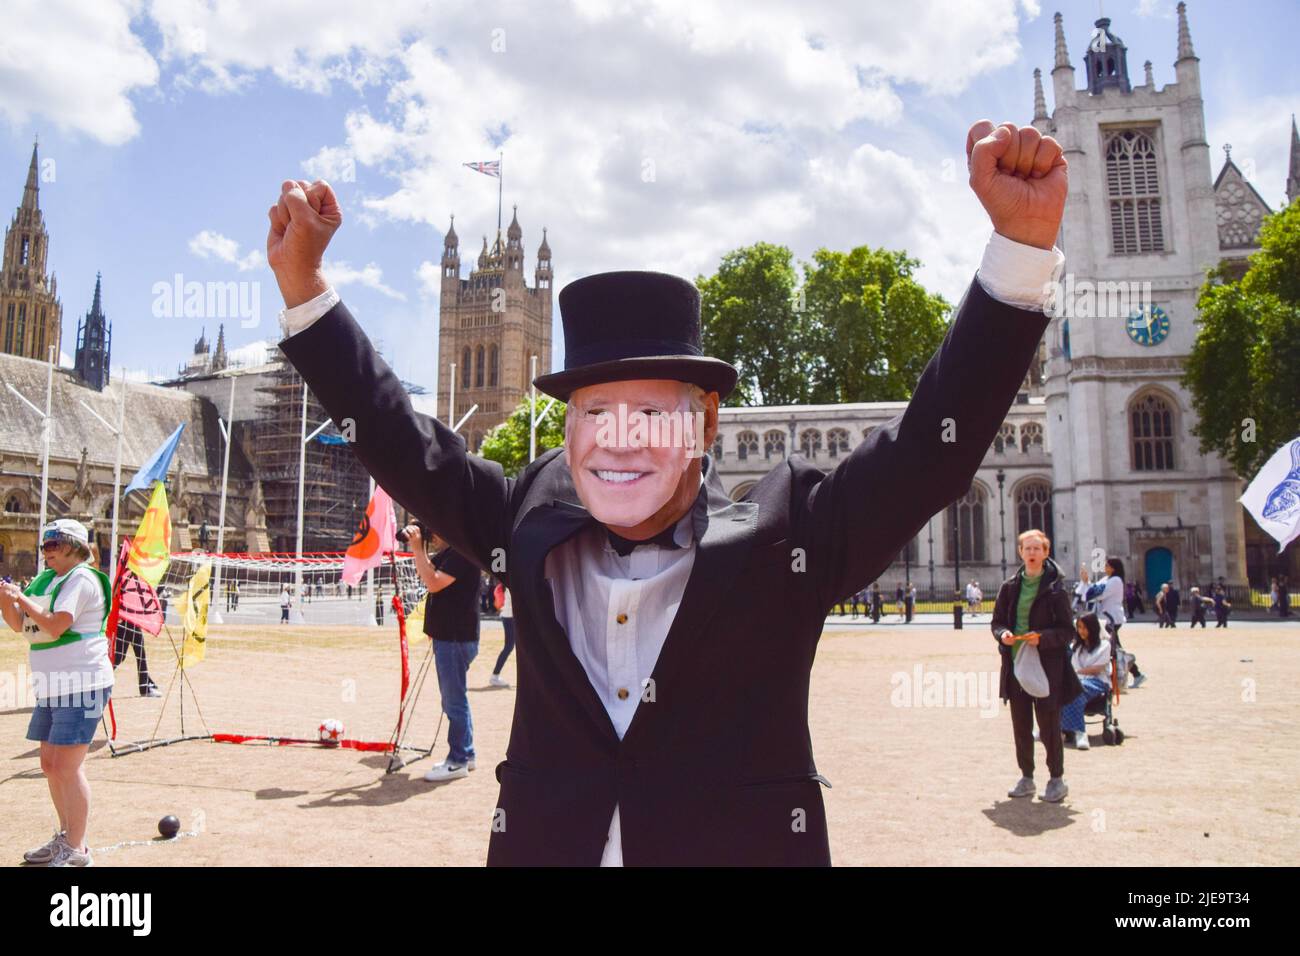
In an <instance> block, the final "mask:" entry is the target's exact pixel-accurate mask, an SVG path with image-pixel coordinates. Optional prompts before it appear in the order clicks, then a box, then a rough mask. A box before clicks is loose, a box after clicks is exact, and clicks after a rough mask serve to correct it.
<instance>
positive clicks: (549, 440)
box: [479, 395, 565, 477]
mask: <svg viewBox="0 0 1300 956" xmlns="http://www.w3.org/2000/svg"><path fill="white" fill-rule="evenodd" d="M551 401H552V399H551V398H550V397H548V396H546V395H538V396H537V411H538V413H539V414H540V413H541V412H542V410H543V409H545V408H546V407H547V404H548V403H550V402H551ZM531 404H532V403H531V399H530V398H525V399H524V400H523V401H522V402H520V403H519V404H518V405H517V406H515V410H514V411H513V412H511V413H510V417H509V418H507V419H506V420H505V421H504V422H502V423H501V424H500V425H498V426H497V427H496V428H494V429H492V430H491V431H490V432H488V433H487V435H486V436H484V438H483V445H482V447H481V448H480V449H479V454H480V455H482V456H483V457H484V458H490V459H491V460H492V461H495V462H500V464H501V467H502V469H503V470H504V471H505V473H506V475H507V476H509V477H514V476H516V475H518V474H519V472H521V471H523V469H524V466H525V465H527V464H528V425H529V411H530V407H531ZM564 412H565V405H564V402H561V401H558V400H556V401H555V402H554V404H553V405H551V410H550V411H549V412H547V413H546V417H545V418H543V419H542V420H541V421H540V422H539V423H538V425H537V455H538V457H541V454H542V452H545V451H549V450H550V449H552V448H559V447H560V446H562V445H563V444H564Z"/></svg>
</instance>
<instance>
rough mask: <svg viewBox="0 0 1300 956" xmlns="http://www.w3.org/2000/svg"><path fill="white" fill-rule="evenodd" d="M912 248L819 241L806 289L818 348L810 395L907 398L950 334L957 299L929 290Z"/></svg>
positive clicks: (829, 400)
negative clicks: (845, 247) (920, 279)
mask: <svg viewBox="0 0 1300 956" xmlns="http://www.w3.org/2000/svg"><path fill="white" fill-rule="evenodd" d="M919 265H920V262H919V261H917V260H916V259H912V258H910V257H909V256H908V255H907V253H906V252H901V251H893V250H888V249H872V248H870V247H868V246H859V247H858V248H856V249H853V250H851V251H849V252H834V251H831V250H828V249H818V250H817V251H816V252H815V253H814V254H813V262H812V264H811V265H805V267H804V268H805V274H806V278H805V281H804V286H803V297H804V299H805V301H806V304H807V311H808V315H809V319H810V322H809V325H810V334H811V337H812V342H813V344H814V350H815V353H816V356H817V359H816V363H815V370H814V376H813V385H812V389H811V395H810V401H812V402H814V403H818V404H837V403H841V402H886V401H903V400H905V399H907V398H910V397H911V394H912V389H913V387H915V385H916V380H917V379H918V378H920V376H921V372H922V370H924V368H925V363H926V362H928V361H929V360H930V356H931V355H933V354H934V350H935V349H937V348H938V347H939V343H940V342H942V341H943V336H944V332H945V331H946V329H947V316H948V313H949V312H950V310H951V307H950V306H949V305H948V303H947V302H946V301H944V299H943V297H942V296H938V295H933V294H931V293H929V292H927V291H926V290H925V289H924V288H923V287H922V286H921V285H920V284H919V283H917V282H916V280H915V279H913V278H912V274H913V272H914V271H915V270H916V268H917V267H918V266H919Z"/></svg>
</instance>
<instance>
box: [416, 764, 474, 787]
mask: <svg viewBox="0 0 1300 956" xmlns="http://www.w3.org/2000/svg"><path fill="white" fill-rule="evenodd" d="M468 776H469V766H468V764H463V763H452V762H451V761H449V760H444V761H443V762H442V763H440V764H438V765H437V766H435V767H432V768H430V770H429V772H428V773H426V774H425V775H424V779H425V780H426V781H427V782H429V783H441V782H442V781H444V780H459V779H460V778H461V777H468Z"/></svg>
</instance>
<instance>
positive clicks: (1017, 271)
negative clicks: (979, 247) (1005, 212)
mask: <svg viewBox="0 0 1300 956" xmlns="http://www.w3.org/2000/svg"><path fill="white" fill-rule="evenodd" d="M1064 270H1065V253H1063V252H1062V251H1061V250H1060V249H1058V248H1056V247H1055V246H1053V247H1052V248H1051V249H1039V248H1038V247H1037V246H1027V245H1025V244H1024V243H1022V242H1015V241H1014V240H1012V239H1008V238H1007V237H1006V236H1003V235H1000V234H998V233H997V232H994V233H993V234H992V235H991V236H989V242H988V245H987V246H985V247H984V260H983V261H982V262H981V263H980V268H979V272H977V273H976V278H978V279H979V282H980V285H982V286H983V287H984V291H985V292H987V293H988V294H989V295H991V296H992V297H993V298H995V299H997V300H998V301H999V302H1005V303H1006V304H1007V305H1014V306H1018V307H1019V308H1022V309H1042V308H1044V307H1046V306H1047V304H1048V303H1049V302H1050V301H1051V299H1052V293H1053V291H1054V289H1055V287H1056V283H1057V281H1058V280H1059V279H1060V277H1061V273H1062V272H1063V271H1064Z"/></svg>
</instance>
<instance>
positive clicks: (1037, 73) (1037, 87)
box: [1034, 67, 1047, 122]
mask: <svg viewBox="0 0 1300 956" xmlns="http://www.w3.org/2000/svg"><path fill="white" fill-rule="evenodd" d="M1045 119H1047V97H1045V96H1044V95H1043V71H1042V70H1040V69H1039V68H1038V67H1034V121H1035V122H1037V121H1038V120H1045Z"/></svg>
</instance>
